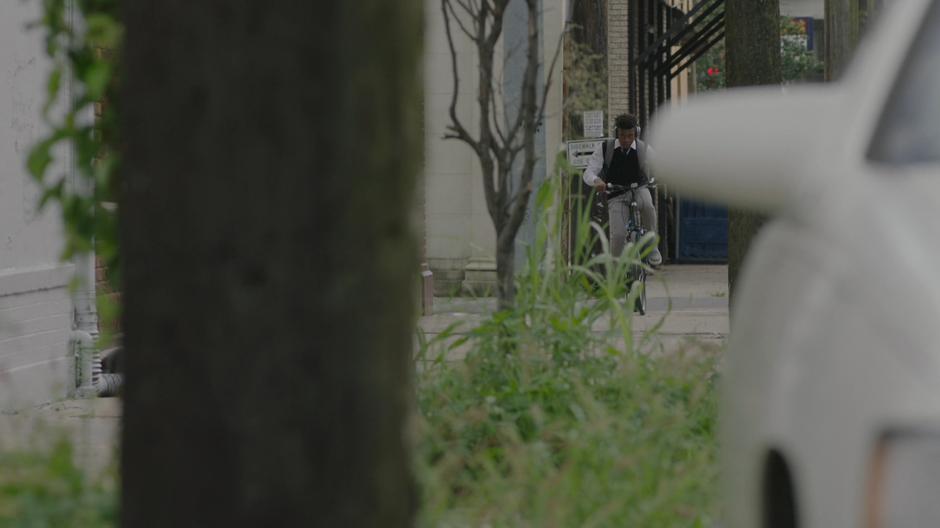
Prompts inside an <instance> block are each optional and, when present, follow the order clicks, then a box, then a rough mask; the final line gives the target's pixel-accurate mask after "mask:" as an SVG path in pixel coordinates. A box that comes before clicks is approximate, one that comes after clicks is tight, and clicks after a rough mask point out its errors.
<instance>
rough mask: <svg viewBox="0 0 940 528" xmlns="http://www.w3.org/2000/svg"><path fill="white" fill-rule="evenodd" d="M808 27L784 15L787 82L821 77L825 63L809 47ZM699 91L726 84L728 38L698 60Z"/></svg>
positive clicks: (782, 58)
mask: <svg viewBox="0 0 940 528" xmlns="http://www.w3.org/2000/svg"><path fill="white" fill-rule="evenodd" d="M805 36H806V34H805V28H804V27H803V26H802V25H801V24H800V23H799V22H797V21H796V20H794V19H792V18H789V17H780V68H781V75H782V78H783V83H784V84H792V83H798V82H806V81H813V80H821V78H822V74H823V63H822V61H820V60H819V59H818V58H817V57H816V53H815V52H814V51H811V50H808V49H806V42H805ZM695 64H696V83H697V84H696V86H697V89H698V91H700V92H707V91H711V90H720V89H723V88H725V87H726V84H725V41H724V40H721V41H719V42H718V43H717V44H716V45H715V46H713V47H712V48H711V49H710V50H708V51H707V52H706V53H705V54H704V55H702V56H701V57H700V58H699V59H698V60H697V61H696V63H695Z"/></svg>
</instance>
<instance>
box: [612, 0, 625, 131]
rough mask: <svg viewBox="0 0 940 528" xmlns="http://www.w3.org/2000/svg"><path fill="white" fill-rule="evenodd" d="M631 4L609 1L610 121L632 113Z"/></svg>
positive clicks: (623, 0) (623, 1)
mask: <svg viewBox="0 0 940 528" xmlns="http://www.w3.org/2000/svg"><path fill="white" fill-rule="evenodd" d="M629 11H630V2H629V0H608V2H607V71H608V72H609V80H608V90H607V115H608V122H609V123H613V118H614V117H616V116H617V115H619V114H623V113H626V112H629V111H630V93H629V91H630V67H631V64H630V56H629V41H630V40H629V39H630V18H629V17H630V12H629Z"/></svg>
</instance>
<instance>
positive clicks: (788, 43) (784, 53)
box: [780, 17, 823, 84]
mask: <svg viewBox="0 0 940 528" xmlns="http://www.w3.org/2000/svg"><path fill="white" fill-rule="evenodd" d="M780 59H781V60H780V68H781V74H782V76H783V83H784V84H790V83H797V82H805V81H810V80H814V79H817V80H821V79H822V75H823V63H822V61H820V60H819V59H818V58H817V57H816V53H815V52H814V51H810V50H807V49H806V30H805V28H804V27H803V26H802V25H801V24H799V23H798V22H797V21H796V20H793V19H791V18H787V17H781V18H780Z"/></svg>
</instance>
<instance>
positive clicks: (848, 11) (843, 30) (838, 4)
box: [826, 0, 858, 81]
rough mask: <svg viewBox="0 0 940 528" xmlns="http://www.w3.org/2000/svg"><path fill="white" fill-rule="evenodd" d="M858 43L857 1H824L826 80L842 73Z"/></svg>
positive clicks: (835, 77) (836, 77)
mask: <svg viewBox="0 0 940 528" xmlns="http://www.w3.org/2000/svg"><path fill="white" fill-rule="evenodd" d="M857 42H858V0H826V80H827V81H833V80H835V79H838V78H839V77H840V76H841V75H842V71H843V69H844V68H845V66H846V64H848V62H849V58H850V57H851V56H852V50H853V49H855V44H856V43H857Z"/></svg>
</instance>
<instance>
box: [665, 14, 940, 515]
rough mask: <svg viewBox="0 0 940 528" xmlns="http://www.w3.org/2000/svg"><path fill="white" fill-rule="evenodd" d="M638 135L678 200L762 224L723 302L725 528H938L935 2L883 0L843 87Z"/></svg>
mask: <svg viewBox="0 0 940 528" xmlns="http://www.w3.org/2000/svg"><path fill="white" fill-rule="evenodd" d="M650 128H651V129H652V130H653V134H652V137H651V140H650V142H651V143H652V144H655V145H656V146H657V150H658V151H659V156H657V159H658V163H657V169H658V172H657V174H658V175H659V177H660V179H661V180H663V181H665V182H667V183H670V184H672V185H673V186H674V188H676V189H678V191H679V193H680V194H685V195H690V196H697V197H699V198H701V199H706V200H712V201H715V202H720V203H725V204H729V205H731V206H734V207H743V208H750V209H755V210H758V211H762V212H764V213H766V214H767V215H769V216H770V217H772V220H771V221H770V222H769V223H768V224H767V225H766V226H765V228H764V230H763V231H762V233H761V234H760V236H759V237H758V238H757V239H756V241H755V242H754V244H753V245H752V249H751V253H750V255H749V257H748V259H747V262H746V264H745V268H744V271H743V278H742V279H741V281H740V282H739V283H738V285H737V286H736V290H737V291H736V292H735V298H734V299H733V301H732V323H731V336H730V339H729V345H728V351H727V356H726V358H725V362H724V365H723V373H722V407H721V421H722V433H721V450H722V464H723V466H722V470H723V476H722V478H723V488H724V489H723V496H724V498H725V502H726V513H727V517H728V518H727V526H729V527H731V528H754V527H759V526H763V527H795V526H799V527H803V528H807V527H808V528H840V527H852V528H859V527H862V528H876V527H878V528H888V527H891V528H898V527H940V0H908V1H902V0H892V1H891V2H885V7H884V10H883V12H882V14H881V18H880V20H879V21H878V23H877V24H876V25H875V26H874V27H872V28H870V31H869V34H868V36H867V37H866V39H865V41H864V42H863V43H862V46H861V47H860V48H859V50H858V52H857V55H856V57H855V59H854V61H853V64H852V66H851V68H850V69H849V71H848V72H847V73H846V75H845V76H844V77H843V79H842V80H840V81H839V82H836V83H831V84H821V85H814V86H802V87H798V88H792V87H787V88H781V87H774V88H766V87H765V88H759V89H758V88H755V89H746V90H729V91H726V92H723V93H720V94H717V95H705V96H701V97H698V98H696V99H694V100H691V101H689V102H688V103H687V104H686V105H685V106H683V107H681V108H678V109H674V110H663V111H662V112H661V113H660V114H659V115H658V116H657V118H656V119H654V121H653V123H652V126H651V127H650Z"/></svg>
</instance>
